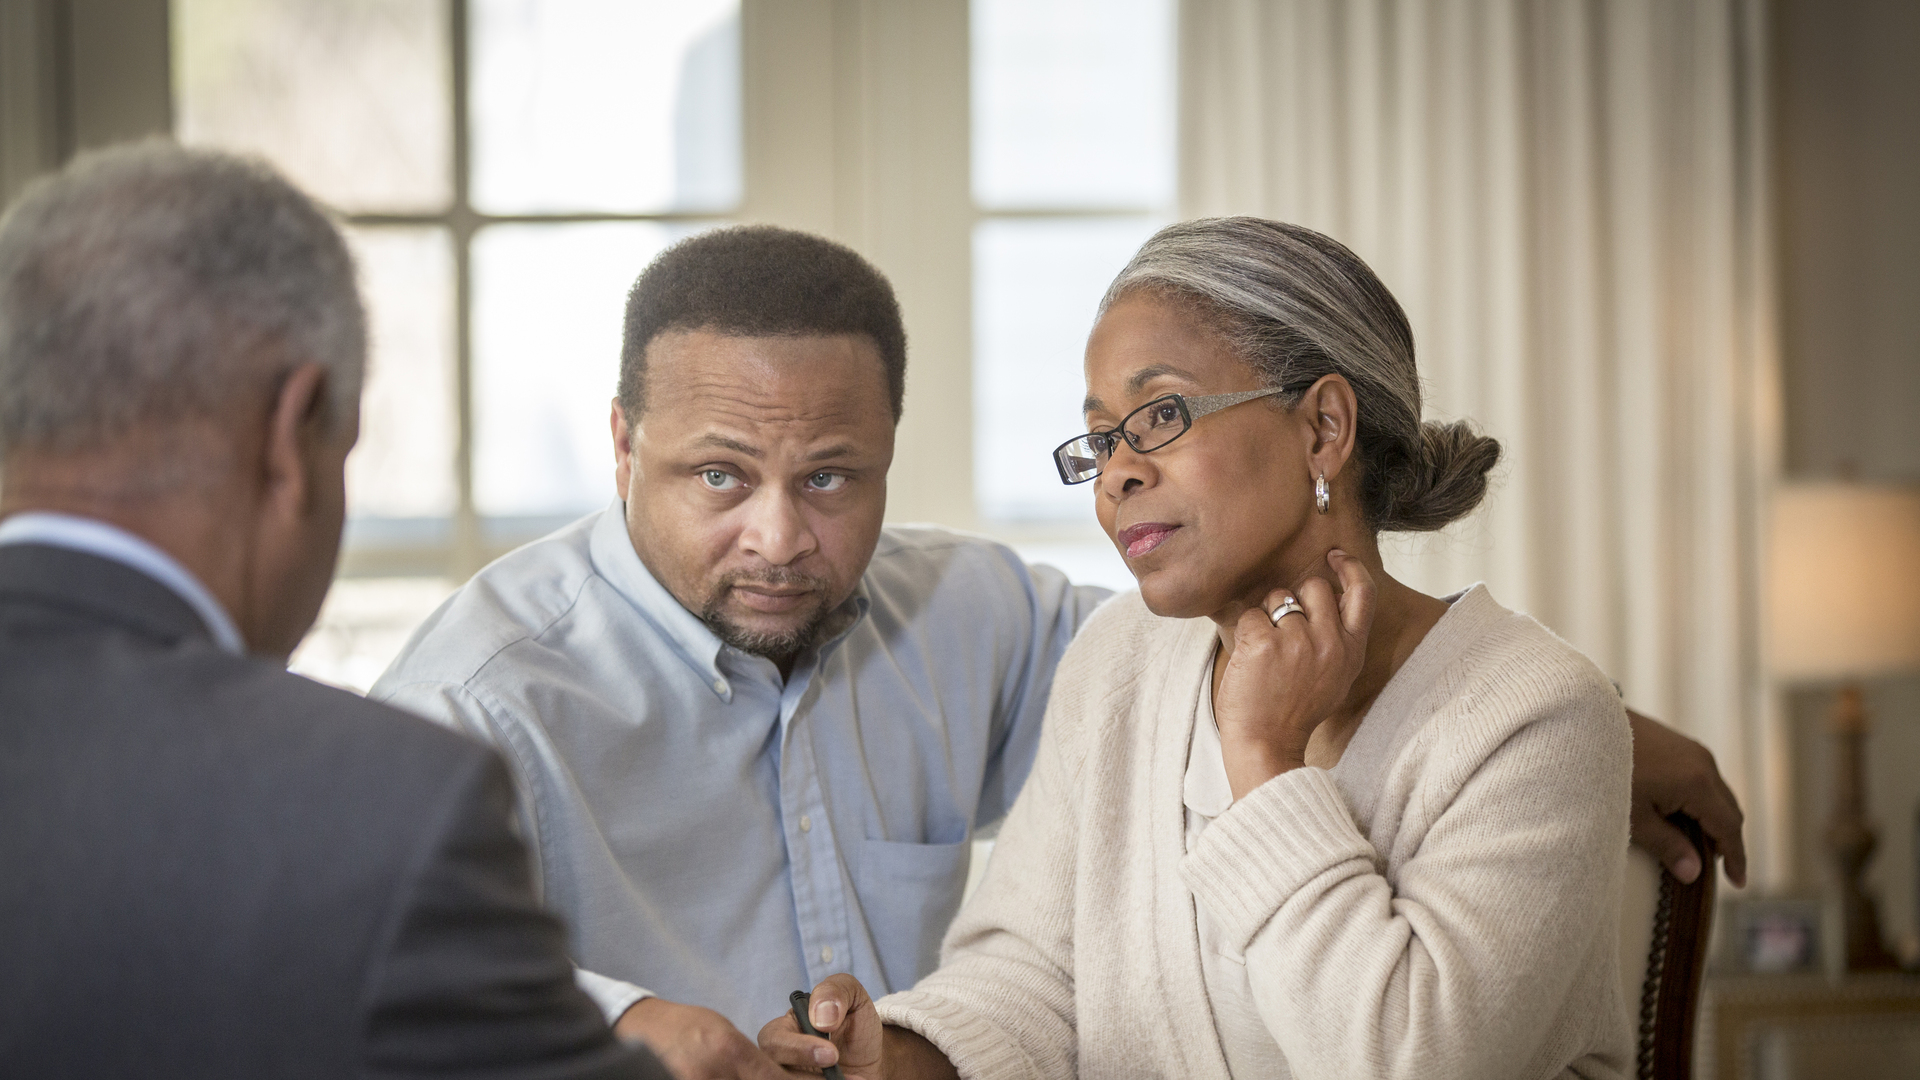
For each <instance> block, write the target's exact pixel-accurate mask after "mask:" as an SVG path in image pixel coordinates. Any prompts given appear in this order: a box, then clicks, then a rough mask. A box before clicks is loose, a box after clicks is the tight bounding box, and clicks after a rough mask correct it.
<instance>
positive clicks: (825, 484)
mask: <svg viewBox="0 0 1920 1080" xmlns="http://www.w3.org/2000/svg"><path fill="white" fill-rule="evenodd" d="M846 486H847V478H846V477H845V476H843V475H841V474H840V473H831V472H817V473H814V474H813V475H812V476H809V477H807V487H809V488H811V489H812V490H814V491H839V490H840V489H841V488H843V487H846Z"/></svg>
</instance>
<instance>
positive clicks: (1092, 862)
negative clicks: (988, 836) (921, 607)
mask: <svg viewBox="0 0 1920 1080" xmlns="http://www.w3.org/2000/svg"><path fill="white" fill-rule="evenodd" d="M1086 373H1087V389H1088V394H1087V399H1086V418H1087V422H1088V429H1089V431H1090V432H1091V434H1089V435H1086V436H1083V437H1081V438H1078V439H1075V440H1072V441H1070V442H1069V443H1067V444H1065V445H1063V446H1062V447H1061V449H1060V451H1059V452H1058V453H1057V455H1056V458H1057V464H1058V466H1059V468H1060V471H1061V476H1062V479H1063V480H1067V481H1069V482H1076V481H1080V480H1083V479H1089V478H1090V479H1091V481H1092V486H1093V497H1094V500H1095V505H1096V509H1097V513H1098V516H1099V519H1100V523H1101V525H1102V526H1103V527H1104V528H1105V529H1106V531H1107V534H1108V536H1110V537H1111V538H1112V539H1113V541H1114V543H1115V545H1116V546H1117V547H1118V548H1119V549H1120V550H1121V552H1122V553H1123V554H1124V555H1125V557H1126V560H1127V564H1128V566H1129V568H1130V569H1131V570H1132V571H1133V574H1134V576H1135V577H1136V578H1137V579H1138V581H1139V585H1140V588H1139V591H1138V592H1137V593H1128V594H1125V595H1123V596H1120V597H1116V598H1115V599H1114V600H1112V601H1111V602H1109V603H1108V604H1107V605H1106V606H1105V607H1104V608H1103V609H1102V610H1101V611H1100V612H1098V613H1097V614H1096V615H1095V616H1094V617H1093V619H1092V620H1091V621H1090V622H1089V623H1088V624H1087V626H1086V628H1085V629H1084V630H1082V631H1081V633H1080V635H1079V637H1078V638H1076V639H1075V641H1074V643H1073V645H1072V646H1071V648H1070V649H1069V650H1068V652H1067V655H1066V658H1065V659H1064V660H1063V661H1062V662H1061V665H1060V669H1059V672H1058V674H1057V676H1056V678H1055V682H1054V688H1053V696H1052V700H1051V703H1050V705H1049V709H1048V714H1047V720H1046V729H1045V733H1044V735H1043V736H1042V742H1041V747H1040V750H1039V756H1038V759H1037V760H1036V762H1035V764H1034V767H1033V771H1032V774H1031V775H1030V777H1029V779H1028V781H1027V784H1026V787H1025V789H1024V790H1023V791H1022V792H1021V794H1020V797H1019V800H1018V802H1017V803H1016V804H1015V806H1014V808H1013V810H1012V812H1011V814H1010V815H1009V816H1008V818H1007V821H1006V823H1005V825H1004V826H1003V827H1002V830H1001V832H1000V837H999V840H998V843H997V845H996V848H995V851H994V855H993V860H992V864H991V865H990V867H989V868H988V870H987V874H986V877H985V880H984V881H983V882H982V884H981V886H980V889H979V892H978V893H977V894H976V895H975V896H974V898H973V899H972V901H971V902H970V903H969V904H968V905H967V906H966V908H965V909H964V910H963V911H962V912H961V913H960V915H959V917H958V918H957V919H956V920H955V922H954V925H953V927H952V929H951V931H950V932H949V934H948V936H947V939H946V942H945V945H944V947H943V949H942V954H941V965H940V967H939V969H938V970H937V971H935V972H934V973H933V974H931V975H929V976H928V977H926V978H925V979H923V980H921V982H920V983H919V984H918V985H917V986H915V987H914V988H913V989H912V990H909V991H906V992H904V993H898V994H893V995H891V996H888V997H886V998H883V999H881V1000H880V1001H878V1002H872V1001H869V1000H868V999H867V996H866V994H865V991H864V990H863V989H862V988H861V987H860V986H859V984H858V983H857V982H855V981H854V980H853V979H852V978H851V977H850V976H844V975H841V976H834V977H833V978H832V979H829V980H828V981H827V982H826V983H824V984H822V986H821V987H819V988H818V989H817V991H816V995H815V1003H814V1008H813V1018H814V1021H815V1022H816V1023H818V1024H819V1025H820V1026H821V1027H822V1028H825V1029H827V1030H828V1031H829V1032H830V1034H831V1035H832V1041H831V1043H829V1042H827V1041H826V1040H821V1039H816V1038H811V1037H808V1036H805V1035H802V1034H800V1033H798V1031H797V1030H796V1029H795V1025H794V1022H793V1021H792V1020H791V1019H785V1020H777V1021H775V1022H773V1023H770V1024H769V1025H768V1026H767V1028H766V1030H764V1031H763V1032H762V1034H761V1040H762V1045H763V1046H764V1047H765V1048H766V1049H767V1050H768V1051H769V1053H771V1054H772V1055H773V1056H774V1058H775V1060H777V1061H780V1062H782V1063H784V1064H787V1065H790V1066H793V1067H796V1068H801V1069H806V1070H808V1071H811V1070H812V1069H816V1068H818V1067H820V1066H823V1065H825V1064H828V1063H830V1062H833V1061H837V1062H838V1064H839V1065H840V1067H841V1069H842V1070H843V1071H844V1073H845V1074H846V1075H847V1076H848V1077H850V1078H860V1080H895V1078H906V1077H916V1078H917V1077H951V1076H956V1075H957V1076H962V1077H970V1078H972V1077H977V1078H982V1080H1002V1078H1007V1080H1011V1078H1016V1077H1018V1078H1027V1077H1033V1078H1047V1080H1055V1078H1058V1080H1066V1078H1070V1077H1075V1076H1081V1077H1087V1078H1090V1080H1109V1078H1123V1077H1142V1078H1147V1077H1152V1078H1167V1080H1173V1078H1181V1080H1185V1078H1190V1077H1204V1078H1217V1077H1229V1076H1231V1077H1239V1078H1243V1080H1244V1078H1253V1077H1285V1076H1293V1077H1300V1078H1321V1077H1360V1076H1419V1077H1430V1078H1432V1077H1470V1078H1475V1080H1487V1078H1494V1077H1555V1076H1581V1077H1594V1076H1614V1075H1625V1074H1626V1073H1627V1072H1628V1071H1629V1068H1630V1056H1629V1051H1630V1047H1629V1036H1628V1032H1627V1030H1626V1028H1625V1024H1624V1021H1623V1019H1622V1009H1621V1007H1620V1004H1619V1002H1618V1001H1617V997H1618V993H1619V991H1618V989H1617V988H1618V985H1619V980H1618V978H1617V977H1616V973H1615V943H1614V934H1615V927H1616V917H1615V914H1614V912H1615V911H1616V909H1617V906H1618V903H1619V892H1620V887H1621V885H1620V878H1621V874H1622V869H1623V860H1624V857H1625V853H1626V846H1627V822H1628V774H1629V769H1630V759H1631V747H1630V744H1629V736H1628V729H1627V723H1626V719H1625V716H1624V713H1623V711H1622V708H1621V704H1620V700H1619V697H1618V695H1617V694H1616V693H1615V691H1614V689H1613V687H1612V686H1610V685H1609V683H1608V681H1607V680H1606V678H1604V677H1603V676H1602V675H1601V673H1600V672H1599V671H1598V670H1597V669H1596V668H1595V667H1594V666H1593V665H1592V664H1591V663H1589V662H1588V661H1587V660H1586V659H1585V658H1584V657H1582V656H1581V655H1580V654H1578V653H1577V652H1575V651H1574V650H1573V649H1572V648H1571V647H1569V646H1568V645H1566V644H1565V643H1564V642H1562V641H1561V640H1559V639H1558V638H1556V637H1555V636H1554V635H1553V634H1551V633H1549V632H1548V631H1547V630H1545V629H1544V628H1542V627H1541V626H1540V625H1539V624H1538V623H1536V622H1534V621H1533V620H1532V619H1529V618H1527V617H1526V616H1524V615H1517V614H1514V613H1513V612H1510V611H1508V610H1506V609H1504V608H1502V607H1501V606H1500V605H1499V604H1498V603H1496V602H1495V601H1494V599H1493V598H1492V597H1491V596H1489V595H1488V594H1487V591H1486V589H1485V588H1484V587H1474V588H1472V589H1469V590H1467V591H1465V592H1463V593H1460V594H1457V595H1455V596H1453V597H1448V598H1444V599H1442V598H1436V597H1431V596H1425V595H1422V594H1420V593H1418V592H1416V591H1414V590H1413V589H1411V588H1409V587H1407V586H1406V585H1403V584H1401V583H1399V582H1397V581H1395V580H1393V579H1392V578H1391V577H1389V576H1388V575H1387V574H1386V572H1385V571H1384V569H1383V568H1382V565H1381V560H1380V554H1379V548H1378V545H1377V543H1376V537H1377V535H1378V534H1379V533H1381V532H1391V531H1403V530H1428V529H1438V528H1440V527H1442V526H1444V525H1446V524H1447V523H1448V522H1451V521H1453V520H1455V519H1457V518H1459V517H1461V516H1463V515H1465V514H1466V513H1468V512H1469V511H1471V510H1472V509H1473V508H1474V507H1475V506H1476V505H1477V504H1478V503H1479V502H1480V500H1481V497H1482V495H1483V494H1484V493H1485V490H1486V474H1487V472H1488V470H1489V469H1490V468H1491V467H1492V466H1493V464H1494V463H1495V461H1496V460H1497V459H1498V457H1499V453H1500V448H1499V445H1498V444H1497V443H1495V442H1494V441H1493V440H1492V439H1490V438H1487V437H1485V436H1483V435H1479V434H1476V433H1475V432H1474V431H1473V430H1472V429H1471V428H1470V427H1469V426H1467V425H1466V424H1464V423H1453V424H1439V423H1432V422H1428V423H1423V422H1422V420H1421V403H1420V383H1419V375H1418V372H1417V371H1416V370H1415V367H1414V359H1413V337H1412V333H1411V330H1410V329H1409V327H1408V324H1407V320H1406V316H1405V315H1404V314H1403V313H1402V311H1401V309H1400V306H1399V304H1398V303H1396V302H1395V301H1394V299H1393V297H1392V296H1391V295H1390V294H1389V293H1388V292H1387V290H1386V288H1385V287H1384V286H1383V285H1382V284H1381V283H1380V281H1379V279H1378V278H1376V277H1375V276H1374V275H1373V273H1372V271H1370V270H1369V269H1368V268H1367V267H1366V266H1365V265H1364V264H1363V263H1362V262H1361V261H1360V260H1359V259H1358V258H1357V257H1355V256H1354V255H1353V253H1352V252H1350V251H1348V250H1347V249H1346V248H1345V247H1342V246H1341V245H1340V244H1338V243H1336V242H1334V241H1333V240H1330V239H1328V238H1327V237H1325V236H1321V235H1320V234H1318V233H1314V232H1312V231H1310V230H1307V229H1303V228H1299V227H1296V226H1289V225H1282V224H1278V223H1275V222H1269V221H1260V220H1256V219H1249V218H1229V219H1213V220H1205V221H1196V222H1188V223H1184V224H1180V225H1175V226H1172V227H1170V228H1168V229H1165V230H1163V231H1162V232H1161V233H1160V234H1159V235H1157V236H1155V237H1154V238H1153V239H1152V240H1150V241H1149V242H1148V243H1147V244H1146V246H1145V247H1144V248H1142V249H1141V251H1140V252H1139V254H1137V255H1136V256H1135V257H1134V259H1133V261H1132V262H1131V263H1130V264H1129V265H1128V266H1127V268H1126V269H1125V270H1123V271H1122V272H1121V274H1120V276H1119V278H1118V279H1116V280H1115V282H1114V283H1113V286H1112V288H1111V289H1110V290H1109V291H1108V293H1107V297H1106V299H1105V301H1104V302H1103V304H1102V308H1101V314H1100V317H1099V320H1098V323H1097V324H1096V326H1095V328H1094V330H1093V334H1092V337H1091V339H1090V340H1089V343H1088V346H1087V358H1086ZM1095 474H1097V475H1095Z"/></svg>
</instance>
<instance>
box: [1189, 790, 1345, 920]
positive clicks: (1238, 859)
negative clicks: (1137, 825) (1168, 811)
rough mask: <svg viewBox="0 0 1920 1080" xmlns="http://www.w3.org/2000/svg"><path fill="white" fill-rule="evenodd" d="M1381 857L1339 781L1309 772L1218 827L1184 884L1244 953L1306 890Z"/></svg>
mask: <svg viewBox="0 0 1920 1080" xmlns="http://www.w3.org/2000/svg"><path fill="white" fill-rule="evenodd" d="M1373 856H1374V850H1373V845H1372V844H1370V843H1368V842H1367V838H1366V837H1365V836H1362V835H1361V833H1360V829H1359V827H1358V826H1356V825H1354V823H1353V813H1352V811H1350V810H1348V809H1347V800H1346V798H1345V797H1344V796H1342V795H1341V794H1340V788H1339V786H1338V785H1337V784H1335V783H1334V782H1333V776H1332V774H1330V773H1328V772H1327V770H1325V769H1315V768H1311V767H1309V768H1302V769H1294V770H1293V771H1291V772H1286V773H1282V774H1280V775H1279V776H1276V777H1274V778H1273V779H1271V780H1269V781H1267V782H1266V783H1264V784H1262V785H1260V786H1259V787H1257V788H1255V789H1254V790H1253V791H1251V792H1248V793H1247V795H1246V796H1245V797H1244V798H1242V799H1241V800H1240V801H1239V802H1236V803H1234V804H1233V806H1232V807H1230V808H1229V809H1228V810H1227V812H1226V813H1224V814H1221V815H1220V816H1219V817H1217V818H1215V819H1213V821H1212V823H1210V824H1209V825H1208V826H1207V829H1206V831H1205V832H1203V833H1201V834H1200V842H1199V843H1198V844H1196V845H1195V846H1194V849H1193V851H1191V852H1189V853H1188V854H1187V855H1186V856H1184V857H1183V858H1182V859H1181V860H1180V876H1181V877H1182V878H1184V879H1185V880H1186V883H1187V888H1189V889H1191V890H1193V895H1194V897H1195V898H1196V899H1198V900H1199V901H1200V902H1201V903H1202V904H1205V905H1206V906H1207V914H1208V915H1210V916H1211V917H1212V918H1213V919H1214V920H1215V921H1216V922H1217V923H1218V924H1219V926H1220V929H1221V931H1222V933H1223V934H1225V936H1226V943H1227V944H1229V945H1231V946H1232V947H1233V948H1234V949H1235V950H1237V951H1243V950H1245V949H1246V947H1247V944H1248V943H1249V942H1251V941H1252V940H1253V937H1254V935H1255V934H1258V933H1259V932H1260V928H1261V927H1263V926H1265V925H1266V924H1267V921H1268V920H1269V919H1272V918H1273V915H1274V913H1275V912H1277V911H1279V910H1280V906H1281V905H1282V904H1284V903H1286V902H1287V899H1288V898H1289V897H1291V896H1292V895H1293V894H1294V893H1296V892H1298V891H1299V890H1300V888H1301V886H1303V885H1305V884H1306V883H1307V882H1309V881H1311V880H1313V879H1314V878H1315V877H1317V876H1319V875H1320V874H1322V873H1325V872H1326V871H1328V870H1330V869H1332V868H1333V867H1336V866H1338V865H1340V864H1341V863H1343V862H1346V861H1348V860H1350V859H1365V860H1367V861H1369V862H1371V861H1372V860H1373Z"/></svg>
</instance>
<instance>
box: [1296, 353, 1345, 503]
mask: <svg viewBox="0 0 1920 1080" xmlns="http://www.w3.org/2000/svg"><path fill="white" fill-rule="evenodd" d="M1296 412H1297V413H1299V415H1301V416H1304V417H1310V418H1311V419H1312V421H1313V450H1312V452H1311V453H1310V454H1309V456H1308V460H1309V463H1310V465H1311V466H1312V468H1313V471H1314V473H1315V474H1319V473H1325V474H1326V476H1327V479H1329V480H1331V479H1333V478H1334V477H1336V476H1339V475H1340V470H1341V469H1342V468H1344V467H1345V466H1346V464H1347V459H1348V458H1351V457H1352V456H1353V447H1354V439H1355V434H1356V433H1355V429H1354V424H1355V421H1356V420H1357V419H1358V418H1359V412H1360V409H1359V403H1358V401H1356V400H1355V398H1354V396H1353V386H1352V385H1351V384H1350V383H1348V382H1347V380H1346V377H1345V376H1341V375H1322V376H1321V377H1320V379H1319V381H1318V382H1316V383H1314V384H1313V385H1312V386H1310V387H1308V388H1307V392H1306V393H1305V394H1302V395H1301V396H1300V404H1299V405H1298V406H1296Z"/></svg>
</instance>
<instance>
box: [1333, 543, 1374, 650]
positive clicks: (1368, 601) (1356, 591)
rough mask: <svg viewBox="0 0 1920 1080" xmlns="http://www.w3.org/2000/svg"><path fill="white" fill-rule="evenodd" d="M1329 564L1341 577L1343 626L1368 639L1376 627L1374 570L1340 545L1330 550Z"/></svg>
mask: <svg viewBox="0 0 1920 1080" xmlns="http://www.w3.org/2000/svg"><path fill="white" fill-rule="evenodd" d="M1327 565H1328V566H1330V567H1332V568H1333V572H1334V575H1335V576H1337V577H1338V578H1339V579H1340V628H1341V629H1342V630H1345V631H1346V632H1347V635H1348V636H1349V637H1355V638H1359V639H1360V640H1361V641H1362V642H1364V641H1366V640H1367V633H1368V632H1369V631H1371V630H1372V629H1373V595H1374V589H1373V574H1372V573H1371V572H1370V571H1368V570H1367V566H1366V564H1365V563H1363V562H1361V561H1360V560H1359V559H1356V558H1354V557H1353V556H1351V555H1349V554H1347V553H1346V552H1344V551H1341V550H1340V549H1339V548H1334V549H1333V550H1332V551H1329V552H1327Z"/></svg>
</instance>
